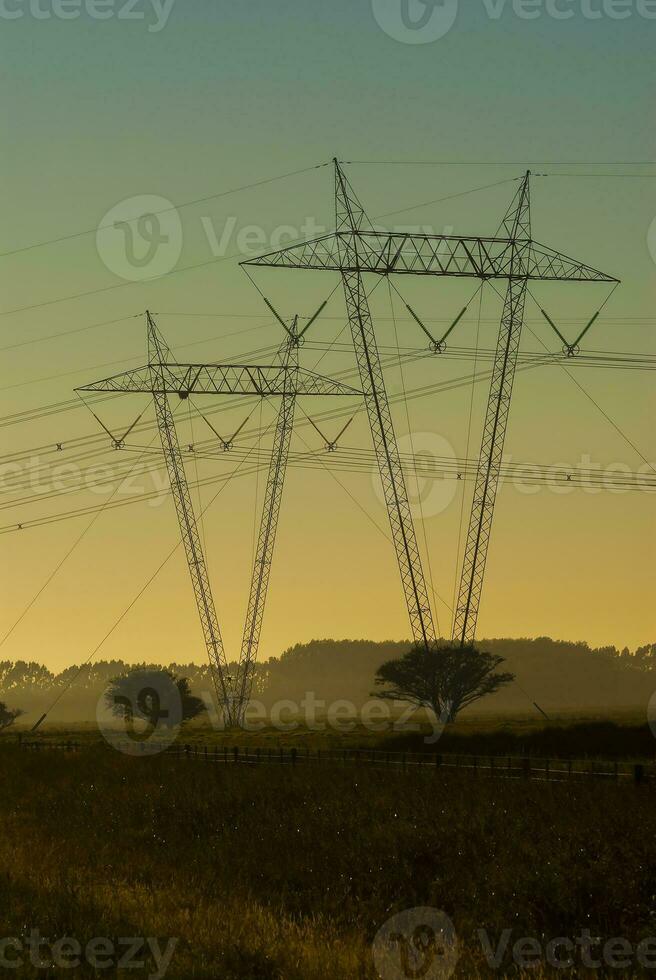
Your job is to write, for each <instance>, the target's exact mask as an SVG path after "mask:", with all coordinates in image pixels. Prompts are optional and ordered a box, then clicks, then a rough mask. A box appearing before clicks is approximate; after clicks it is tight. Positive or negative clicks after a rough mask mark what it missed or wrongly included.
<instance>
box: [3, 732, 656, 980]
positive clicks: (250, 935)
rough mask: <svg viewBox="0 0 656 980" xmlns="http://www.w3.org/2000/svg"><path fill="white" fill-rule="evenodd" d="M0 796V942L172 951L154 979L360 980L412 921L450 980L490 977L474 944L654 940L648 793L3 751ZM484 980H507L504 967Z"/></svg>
mask: <svg viewBox="0 0 656 980" xmlns="http://www.w3.org/2000/svg"><path fill="white" fill-rule="evenodd" d="M0 778H1V779H2V786H3V787H4V792H3V794H2V799H1V801H0V806H1V810H2V812H1V813H0V821H1V825H2V828H3V833H2V837H1V839H0V867H1V868H2V869H3V870H2V872H0V874H1V877H2V882H1V886H0V921H1V922H2V923H3V925H2V934H3V935H4V936H13V935H16V936H24V935H25V934H26V933H29V930H30V929H31V928H32V927H36V928H39V930H40V932H41V933H42V935H44V936H49V937H52V938H56V937H60V936H74V937H77V938H78V939H79V940H80V941H81V942H83V943H84V942H86V941H87V940H88V939H90V938H92V937H95V936H107V937H122V936H157V937H162V939H164V938H166V937H171V936H175V937H179V943H178V946H177V948H176V950H175V953H174V956H173V960H172V963H171V966H170V969H169V971H168V973H167V976H168V977H169V978H189V977H207V978H222V980H233V978H252V980H274V978H284V980H326V978H330V980H341V978H344V980H346V978H348V980H352V978H374V977H375V976H376V972H375V970H374V966H373V960H372V955H371V943H372V940H373V938H374V936H375V934H376V932H377V930H378V929H379V927H380V926H381V925H382V924H383V923H384V922H385V921H386V920H387V919H388V918H389V917H390V916H391V915H393V914H394V913H395V912H397V911H400V910H403V909H408V908H413V907H417V906H434V907H436V908H438V909H441V910H443V911H444V912H446V913H447V914H448V915H449V916H450V917H451V918H452V920H453V922H454V923H455V926H456V930H457V933H458V936H459V940H460V944H461V956H460V960H459V964H458V968H457V972H456V974H455V975H456V976H461V977H476V976H491V975H493V971H492V969H491V968H490V966H489V965H488V964H487V963H486V961H485V959H484V957H483V953H482V949H481V944H480V941H479V939H478V938H477V930H479V929H482V928H484V929H486V930H487V931H488V933H489V935H490V938H491V940H492V941H493V942H494V943H495V944H496V942H497V941H498V939H499V937H500V936H501V934H502V932H503V930H504V929H512V930H513V941H514V939H516V938H519V937H522V936H533V937H536V938H538V939H539V940H541V941H545V940H548V939H552V938H555V937H557V936H565V937H572V938H575V937H577V936H579V935H580V934H581V930H582V929H589V930H590V931H591V933H592V935H598V936H602V937H606V938H610V937H615V936H619V937H623V938H625V939H627V940H628V941H630V942H631V943H633V944H637V942H638V941H640V940H641V939H643V938H644V937H646V936H650V935H652V934H654V933H656V924H655V919H656V807H655V806H654V795H653V792H652V789H651V788H650V787H634V786H633V785H628V786H620V787H617V786H615V785H606V784H598V783H586V784H568V785H549V784H537V783H536V784H533V783H529V784H526V783H523V782H520V781H517V782H504V781H494V782H493V781H487V780H485V779H476V778H475V777H472V776H469V775H467V776H448V775H446V774H444V773H438V772H435V771H434V770H432V769H431V770H430V772H428V773H412V774H407V775H402V774H396V775H394V774H392V775H390V774H389V773H384V772H378V771H370V770H363V771H354V770H340V769H335V770H334V771H332V770H325V769H321V770H316V771H315V770H305V769H299V770H297V771H292V770H290V769H284V770H281V769H274V768H268V767H267V768H261V769H249V768H247V767H231V768H228V769H225V768H223V767H214V766H212V765H204V764H202V763H199V764H198V765H189V764H187V765H181V764H179V763H176V761H175V760H172V759H166V758H163V757H155V758H152V759H148V758H146V759H134V758H128V757H125V756H122V755H120V754H118V753H115V752H112V751H111V750H109V749H107V748H104V749H103V748H100V747H98V748H93V747H91V748H88V749H83V750H82V751H81V752H79V753H77V754H74V755H71V756H67V755H65V754H61V753H56V752H43V753H41V754H38V755H36V754H31V753H27V752H20V751H19V750H18V749H17V748H15V747H13V746H9V745H5V746H3V747H2V748H1V749H0ZM513 971H514V972H513ZM552 972H553V973H554V974H555V973H556V972H558V973H559V975H563V972H564V971H552ZM602 972H603V971H602ZM608 972H609V975H611V974H612V975H613V976H622V971H621V970H609V971H608ZM638 972H639V970H638V968H637V967H635V966H632V967H631V969H630V970H628V971H626V975H627V976H635V975H636V974H637V973H638ZM76 974H77V975H89V976H93V975H97V974H95V973H94V972H93V971H91V970H88V973H85V968H80V969H79V970H78V971H76ZM13 975H14V976H16V975H20V976H25V977H32V976H33V977H37V976H44V975H47V976H49V977H58V976H62V977H66V976H68V977H70V976H71V975H72V971H71V970H60V971H57V970H53V971H50V972H47V973H44V971H43V970H41V971H37V970H33V971H32V972H31V973H30V968H28V967H25V968H24V969H23V971H21V973H20V974H17V973H15V972H14V974H13ZM105 975H107V974H106V972H105ZM111 975H119V976H130V977H134V976H135V975H137V974H136V973H135V971H134V970H130V971H127V970H126V971H125V972H124V973H121V972H119V973H118V974H116V973H114V972H112V973H111ZM143 975H147V971H144V973H143ZM498 975H499V976H513V975H520V973H519V972H518V971H517V970H516V968H515V967H514V966H513V961H512V957H506V959H505V960H504V962H503V965H502V967H501V968H500V970H499V971H498ZM530 975H531V976H533V977H539V976H541V975H544V976H546V975H549V971H548V970H546V971H545V970H542V968H539V969H538V970H533V971H530ZM576 975H577V976H582V975H584V971H583V969H582V968H581V967H580V966H579V967H577V971H576ZM597 975H600V973H599V972H598V973H597ZM385 980H387V978H385Z"/></svg>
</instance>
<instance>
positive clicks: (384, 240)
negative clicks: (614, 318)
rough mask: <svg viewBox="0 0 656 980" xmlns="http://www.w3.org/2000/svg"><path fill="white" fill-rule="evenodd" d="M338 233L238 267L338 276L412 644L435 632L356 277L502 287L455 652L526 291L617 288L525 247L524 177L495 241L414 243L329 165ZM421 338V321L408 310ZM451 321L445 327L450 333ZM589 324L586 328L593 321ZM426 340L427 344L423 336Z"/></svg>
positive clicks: (490, 490) (496, 464) (484, 537)
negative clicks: (562, 286) (385, 224)
mask: <svg viewBox="0 0 656 980" xmlns="http://www.w3.org/2000/svg"><path fill="white" fill-rule="evenodd" d="M335 181H336V215H337V223H336V230H335V231H334V232H333V233H332V234H328V235H322V236H321V237H320V238H317V239H314V240H313V241H309V242H304V243H302V244H299V245H292V246H290V247H289V248H285V249H281V250H279V251H277V252H272V253H269V254H268V255H262V256H259V257H257V258H254V259H249V260H247V261H246V262H244V263H243V264H244V265H251V266H269V267H272V268H290V269H322V270H326V271H337V272H339V273H340V274H341V276H342V283H343V287H344V295H345V298H346V307H347V312H348V318H349V323H350V326H351V334H352V340H353V346H354V348H355V353H356V358H357V362H358V368H359V370H360V379H361V384H362V388H363V390H364V394H365V402H366V405H367V411H368V414H369V420H370V425H371V431H372V436H373V441H374V446H375V449H376V456H377V459H378V463H379V468H380V472H381V478H382V480H383V489H384V491H385V500H386V502H387V509H388V513H389V519H390V525H391V528H392V534H393V537H394V544H395V548H396V553H397V558H398V561H399V567H400V571H401V579H402V582H403V588H404V592H405V597H406V602H407V605H408V612H409V616H410V622H411V626H412V630H413V635H414V637H415V639H421V640H423V641H424V642H430V640H431V639H432V638H433V623H432V616H431V611H430V603H429V602H428V595H427V591H426V585H425V582H424V578H423V573H422V570H421V561H420V559H419V552H418V549H417V540H416V535H415V532H414V527H413V522H412V516H411V514H410V508H409V504H408V498H407V493H406V492H405V485H404V482H403V475H402V473H401V472H400V467H399V463H398V450H397V448H396V439H395V437H394V429H393V425H392V419H391V416H390V413H389V404H388V400H387V396H386V394H385V384H384V379H383V373H382V369H381V365H380V359H379V356H378V349H377V347H376V338H375V334H374V328H373V324H372V320H371V313H370V310H369V304H368V301H367V296H366V293H365V289H364V285H363V275H364V274H365V273H374V274H376V275H379V276H390V275H424V276H436V277H440V276H447V277H454V278H475V279H479V280H480V281H481V282H482V283H485V282H487V281H489V280H502V281H504V280H505V281H506V282H507V292H506V298H505V303H504V309H503V315H502V318H501V326H500V330H499V337H498V342H497V347H496V352H495V357H494V368H493V371H492V376H491V384H490V393H489V398H488V404H487V411H486V416H485V424H484V429H483V440H482V444H481V452H480V455H479V461H478V467H477V476H476V485H475V490H474V496H473V501H472V512H471V517H470V522H469V529H468V534H467V539H466V546H465V554H464V560H463V567H462V574H461V584H460V591H459V598H458V602H457V608H456V610H455V614H454V632H453V635H454V638H456V639H458V640H459V641H460V642H461V643H462V644H464V643H466V642H468V641H469V640H471V639H473V637H474V635H475V630H476V623H477V616H478V609H479V604H480V598H481V592H482V586H483V577H484V572H485V564H486V560H487V550H488V543H489V539H490V532H491V527H492V517H493V512H494V504H495V500H496V492H497V487H498V483H499V472H500V465H501V460H502V456H503V446H504V441H505V435H506V428H507V423H508V415H509V410H510V402H511V396H512V388H513V381H514V377H515V369H516V365H517V356H518V351H519V344H520V339H521V330H522V324H523V320H524V305H525V301H526V293H527V286H528V282H529V281H533V280H538V281H543V282H544V281H546V282H553V281H568V282H581V283H583V282H589V283H613V284H615V285H616V284H617V282H618V280H617V279H615V278H614V277H613V276H609V275H607V274H605V273H603V272H600V271H599V270H598V269H595V268H593V267H592V266H589V265H586V264H585V263H583V262H579V261H578V260H576V259H573V258H570V257H569V256H567V255H564V254H563V253H561V252H557V251H555V250H553V249H551V248H549V247H548V246H546V245H541V244H539V243H538V242H535V241H533V239H532V229H531V208H530V173H527V174H526V176H525V177H524V178H523V179H522V180H521V182H520V184H519V187H518V189H517V192H516V194H515V195H514V197H513V200H512V203H511V205H510V207H509V208H508V210H507V212H506V214H505V215H504V218H503V220H502V222H501V225H500V231H501V232H502V234H501V235H495V236H493V237H479V236H470V237H464V236H453V235H421V234H406V233H403V232H391V233H388V232H383V231H377V230H375V229H373V228H372V227H371V225H370V223H369V221H368V219H367V216H366V212H365V210H364V208H363V206H362V205H361V204H360V202H359V200H358V198H357V196H356V194H355V192H354V191H353V188H352V187H351V185H350V183H349V182H348V180H347V179H346V177H345V175H344V173H343V170H342V168H341V167H340V165H339V163H338V162H337V161H336V160H335ZM408 309H409V311H410V313H411V314H412V316H413V318H414V319H415V320H416V321H417V323H419V325H420V326H421V327H422V329H424V331H425V332H426V333H428V331H426V330H425V328H424V327H423V325H422V323H421V320H420V318H419V317H418V316H417V315H416V314H415V313H414V311H413V310H412V309H411V308H410V307H408ZM457 322H458V321H457V320H456V321H455V323H454V324H453V326H455V325H456V324H457ZM592 322H594V319H593V321H592ZM428 336H429V339H432V338H430V334H428ZM444 346H445V345H444V344H443V343H439V344H434V346H433V349H434V350H436V351H437V352H442V351H443V350H444Z"/></svg>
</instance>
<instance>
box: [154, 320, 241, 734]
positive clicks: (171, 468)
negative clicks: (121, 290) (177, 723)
mask: <svg viewBox="0 0 656 980" xmlns="http://www.w3.org/2000/svg"><path fill="white" fill-rule="evenodd" d="M147 318H148V355H149V357H148V360H149V365H150V373H151V380H152V389H153V401H154V403H155V413H156V417H157V426H158V428H159V433H160V438H161V441H162V449H163V450H164V458H165V460H166V469H167V472H168V476H169V480H170V482H171V490H172V493H173V500H174V501H175V510H176V513H177V516H178V522H179V524H180V533H181V535H182V542H183V544H184V549H185V554H186V556H187V563H188V565H189V572H190V575H191V581H192V585H193V588H194V597H195V599H196V606H197V607H198V613H199V616H200V621H201V625H202V628H203V637H204V640H205V646H206V647H207V653H208V656H209V660H210V666H211V667H212V678H213V681H214V686H215V689H216V695H217V698H218V701H219V705H220V706H221V707H222V709H223V711H224V715H225V720H226V722H227V723H228V724H231V723H232V721H233V717H232V714H233V712H232V700H233V698H232V685H231V682H230V676H229V669H228V662H227V660H226V656H225V651H224V647H223V640H222V638H221V630H220V629H219V622H218V619H217V615H216V609H215V606H214V598H213V596H212V589H211V586H210V580H209V576H208V574H207V566H206V564H205V556H204V554H203V548H202V545H201V541H200V536H199V534H198V527H197V525H196V519H195V517H194V509H193V504H192V501H191V495H190V493H189V484H188V483H187V477H186V474H185V469H184V463H183V460H182V454H181V452H180V445H179V443H178V436H177V433H176V430H175V423H174V421H173V413H172V412H171V407H170V405H169V399H168V395H167V394H166V393H165V391H164V390H163V388H164V386H163V384H162V381H161V379H162V367H161V365H162V364H163V363H166V361H167V360H168V361H169V363H170V362H171V361H172V357H171V355H170V351H169V349H168V347H167V346H166V345H165V344H164V343H163V341H162V340H161V339H160V337H159V335H158V333H157V328H156V326H155V323H154V321H153V319H152V317H151V316H150V313H148V314H147Z"/></svg>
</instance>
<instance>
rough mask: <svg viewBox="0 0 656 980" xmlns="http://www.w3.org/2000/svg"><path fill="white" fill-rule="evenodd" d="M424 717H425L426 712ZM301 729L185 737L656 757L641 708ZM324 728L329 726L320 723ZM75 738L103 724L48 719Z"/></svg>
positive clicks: (185, 737) (192, 732)
mask: <svg viewBox="0 0 656 980" xmlns="http://www.w3.org/2000/svg"><path fill="white" fill-rule="evenodd" d="M419 717H421V715H420V716H419ZM293 724H294V728H293V729H292V730H290V731H283V730H281V729H280V727H277V728H276V727H273V726H269V727H264V728H262V729H259V730H257V731H253V732H248V731H242V730H236V731H227V732H224V731H217V730H215V729H213V728H212V727H210V726H209V725H208V724H207V722H206V721H204V720H199V721H196V722H193V723H191V724H190V725H188V726H186V727H185V728H184V731H183V734H182V735H181V737H180V738H181V741H183V742H187V743H190V744H192V745H194V744H198V743H199V742H202V743H203V744H208V745H219V746H223V745H229V746H232V745H244V746H261V747H264V748H268V747H269V746H281V745H282V746H293V745H296V746H299V747H309V748H320V749H330V748H338V749H339V748H342V747H344V746H348V747H350V748H374V749H389V750H399V751H403V750H407V751H413V752H422V751H426V752H435V751H439V752H453V753H457V752H462V753H465V754H473V753H480V754H487V755H494V754H496V755H518V756H519V755H522V756H524V755H531V756H536V757H539V756H543V757H544V756H546V757H552V758H580V759H586V758H599V759H621V760H626V761H652V762H653V761H654V757H655V755H656V738H654V734H653V733H652V731H651V729H650V727H649V725H648V724H647V722H646V720H645V717H644V713H643V712H639V711H633V712H629V711H627V712H623V713H618V712H615V713H612V714H610V716H607V717H602V716H594V715H589V714H577V713H569V714H563V715H559V716H557V717H554V718H552V719H550V720H549V721H546V720H545V719H542V718H540V717H539V716H538V717H536V716H535V714H532V715H517V716H515V715H504V716H496V717H495V716H491V715H481V716H476V715H473V716H468V715H465V716H464V717H462V718H459V719H458V720H457V721H456V722H455V723H453V724H450V725H448V726H447V728H446V729H445V730H444V732H443V733H442V734H441V736H440V738H439V739H438V740H437V741H430V742H426V741H425V736H426V735H429V736H430V734H431V729H430V727H429V726H428V725H426V724H424V725H423V726H421V723H420V727H422V729H423V730H422V731H420V732H416V731H415V730H414V727H413V723H412V722H409V723H406V724H404V725H403V726H401V727H400V728H397V727H396V726H395V725H394V724H393V723H389V722H388V723H386V724H384V725H383V726H381V730H379V731H372V729H371V727H369V728H367V727H365V726H363V725H362V724H354V725H353V727H352V728H348V729H337V728H335V727H331V726H330V725H328V724H326V723H325V722H324V721H322V719H321V718H318V719H317V726H316V727H314V728H309V727H308V726H307V725H306V724H304V723H302V722H300V720H299V721H298V723H296V722H293ZM320 726H323V727H320ZM19 731H22V733H23V734H24V736H25V737H26V738H29V737H30V736H29V728H28V727H27V726H20V725H17V726H16V727H15V728H14V729H12V733H13V734H12V735H7V736H6V737H7V738H15V737H16V733H17V732H19ZM65 738H73V739H75V740H76V741H79V742H80V743H81V744H94V743H98V742H101V741H102V736H101V734H100V732H99V730H98V726H97V725H96V724H92V723H90V722H89V723H86V724H78V725H68V726H66V727H65V728H64V727H62V726H60V725H57V724H45V725H43V726H42V727H41V728H40V729H39V734H38V740H39V741H40V742H45V743H47V742H49V741H54V742H58V741H61V740H62V739H65Z"/></svg>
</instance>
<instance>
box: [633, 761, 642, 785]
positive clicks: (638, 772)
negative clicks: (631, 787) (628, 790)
mask: <svg viewBox="0 0 656 980" xmlns="http://www.w3.org/2000/svg"><path fill="white" fill-rule="evenodd" d="M633 779H634V781H635V784H636V786H638V785H640V783H644V781H645V767H644V766H643V765H640V764H638V765H636V766H634V767H633Z"/></svg>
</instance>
